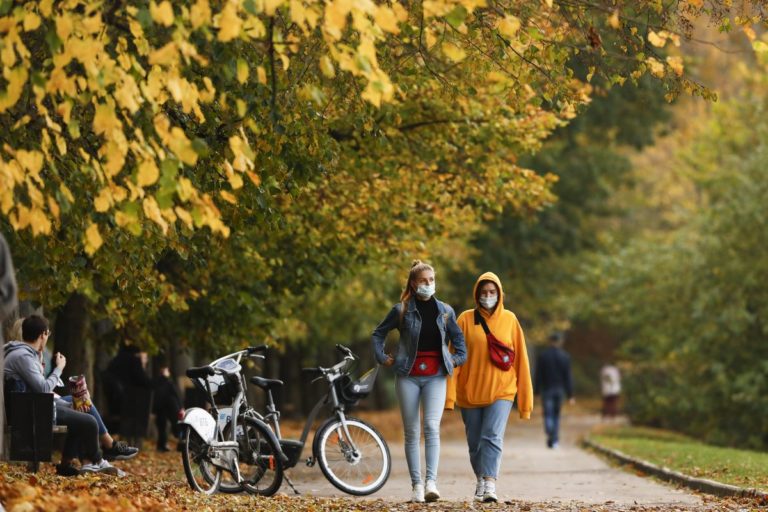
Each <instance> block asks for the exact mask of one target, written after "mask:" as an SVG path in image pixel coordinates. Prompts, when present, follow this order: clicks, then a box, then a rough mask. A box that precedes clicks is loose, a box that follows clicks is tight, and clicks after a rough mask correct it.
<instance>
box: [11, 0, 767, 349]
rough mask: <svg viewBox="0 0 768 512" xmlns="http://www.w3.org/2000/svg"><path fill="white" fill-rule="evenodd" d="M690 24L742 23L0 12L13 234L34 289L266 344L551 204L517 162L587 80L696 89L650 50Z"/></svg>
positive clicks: (346, 0)
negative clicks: (298, 304) (373, 272)
mask: <svg viewBox="0 0 768 512" xmlns="http://www.w3.org/2000/svg"><path fill="white" fill-rule="evenodd" d="M761 3H762V2H756V3H754V4H752V5H751V7H750V8H754V9H755V11H754V12H759V10H758V9H759V7H760V4H761ZM701 13H705V14H707V15H708V16H710V17H711V18H712V19H714V20H716V21H718V22H721V23H725V22H726V21H727V20H730V18H729V12H728V9H724V8H723V9H710V7H709V6H706V5H704V4H703V2H701V1H694V0H689V1H687V2H681V3H678V4H675V5H674V6H669V7H663V6H662V5H661V4H639V5H627V6H618V7H617V6H614V5H613V3H607V2H606V3H600V2H596V3H591V2H579V1H575V2H552V1H550V0H547V1H544V2H542V3H540V4H536V3H530V2H518V1H509V2H486V1H483V0H449V1H444V0H429V1H425V2H414V3H398V2H392V3H374V2H364V1H350V0H335V1H332V2H320V1H318V0H292V1H290V2H285V1H282V0H246V1H242V2H241V1H239V0H228V1H224V2H209V1H208V0H196V1H194V2H191V1H186V2H174V3H171V2H169V1H167V0H164V1H161V2H155V1H150V2H145V1H137V2H131V3H112V4H108V5H107V4H103V3H101V2H92V1H88V0H82V1H77V0H71V1H65V2H53V1H51V0H45V1H42V2H26V3H25V2H12V1H6V2H2V3H1V4H0V35H2V39H1V42H0V45H1V47H0V62H2V67H3V73H2V74H3V79H2V80H1V81H0V130H2V133H3V146H2V148H0V212H1V213H2V216H0V226H2V229H3V230H4V231H6V230H9V229H10V230H13V232H14V233H15V234H12V235H11V237H12V240H11V242H12V244H13V245H14V249H15V252H16V253H17V254H21V255H22V256H21V257H20V263H19V274H20V279H19V280H20V281H21V282H22V283H23V290H24V296H25V297H28V298H36V299H37V300H39V301H42V302H44V303H46V304H47V305H49V306H50V307H56V306H61V305H64V304H66V303H67V302H68V301H71V300H72V301H76V304H80V305H81V306H83V307H88V308H90V309H91V310H92V311H93V313H94V314H95V315H97V317H101V316H107V317H109V318H110V319H111V320H112V321H113V322H114V323H115V324H117V325H126V326H129V325H138V326H140V328H142V329H145V330H146V329H151V326H152V325H153V323H152V319H153V318H154V317H155V316H156V314H157V311H158V308H159V307H164V308H168V309H169V311H170V313H169V314H170V315H173V316H175V317H178V324H177V325H179V326H181V327H182V328H184V327H187V328H188V331H187V335H188V337H189V338H190V343H195V344H196V343H202V341H201V340H209V341H210V340H211V336H210V335H211V334H212V333H213V332H215V333H217V334H218V335H219V337H220V338H227V339H229V340H230V341H231V342H234V341H235V337H239V336H241V335H242V334H243V333H252V332H253V329H259V332H267V331H268V329H269V326H270V323H271V322H273V321H274V317H275V314H274V313H275V312H276V311H278V306H280V305H281V304H283V303H284V302H285V301H287V300H288V301H290V300H291V297H296V296H299V297H300V296H301V295H302V293H303V292H304V290H309V289H311V288H313V287H316V286H323V285H327V284H330V283H334V282H335V281H336V278H337V276H339V275H340V274H342V273H343V272H345V271H348V270H349V269H351V268H354V267H355V266H356V265H361V266H362V265H373V264H381V263H382V262H386V261H388V259H389V258H393V257H395V258H398V259H402V258H403V256H404V255H406V254H409V255H410V254H429V253H431V252H433V251H434V250H435V249H433V247H434V244H435V243H437V242H438V241H440V240H445V239H448V240H457V241H460V240H463V239H466V237H467V236H469V234H470V233H471V232H472V231H473V230H476V229H477V228H478V227H479V220H480V219H481V218H482V216H484V215H492V214H494V213H497V212H499V211H501V209H503V208H511V209H518V210H536V209H538V208H541V207H542V206H543V205H545V204H548V203H551V202H552V201H554V199H555V198H554V196H553V195H552V193H551V185H552V182H553V177H552V176H551V175H549V174H546V172H542V173H537V172H534V171H532V170H529V169H525V168H523V167H521V166H520V165H519V160H518V157H519V155H520V154H521V153H523V152H530V151H535V150H536V149H537V148H538V147H539V146H540V144H541V142H542V141H543V140H544V139H545V138H546V137H547V136H548V135H549V134H550V133H551V132H552V130H554V129H555V128H556V127H558V126H561V125H562V124H564V123H566V122H567V121H569V120H571V119H573V118H574V117H575V116H576V115H577V113H578V112H579V110H580V109H581V108H582V107H583V106H584V105H585V104H587V103H588V102H589V99H590V93H591V91H592V86H591V85H590V81H591V80H592V78H593V77H594V76H602V77H603V79H604V80H605V81H606V82H607V83H609V84H615V83H623V82H624V81H626V80H630V81H632V80H639V79H640V78H641V77H642V76H644V75H646V74H652V75H653V76H654V77H656V78H657V79H660V80H661V81H662V83H663V84H664V87H665V88H666V90H667V92H668V93H669V94H670V97H671V96H674V95H675V94H677V93H678V92H680V91H686V92H691V93H699V94H704V95H706V94H707V91H706V90H705V89H703V88H701V87H700V86H698V85H697V84H695V83H694V82H692V81H691V80H689V79H688V78H687V77H686V76H685V74H684V69H683V62H682V60H681V59H680V57H679V55H676V54H674V51H675V50H674V49H673V50H672V52H671V53H670V54H669V55H666V56H662V55H661V53H660V50H659V49H660V48H661V47H664V46H668V47H673V46H674V44H675V42H676V41H677V40H678V38H679V37H684V36H685V35H686V33H687V25H688V20H689V19H690V18H691V17H693V16H696V15H699V14H701ZM753 21H754V19H753V18H751V17H749V16H746V17H742V18H741V19H740V20H739V23H751V22H753ZM609 34H610V37H608V35H609ZM574 55H580V56H582V57H583V58H584V61H585V63H586V64H585V65H586V67H587V71H588V72H587V74H586V75H585V76H577V75H576V74H574V72H573V70H572V68H571V67H570V64H569V63H570V62H571V60H572V57H573V56H574ZM286 297H287V298H286ZM83 299H86V300H83ZM81 312H82V308H81ZM234 312H241V314H240V315H236V314H235V313H234ZM233 316H237V318H245V319H246V320H244V321H243V322H241V323H236V322H233V321H232V319H233ZM235 326H237V327H235ZM159 332H162V331H155V333H159ZM146 335H147V336H148V337H149V338H150V339H151V337H152V336H153V332H152V331H151V330H150V331H149V332H147V333H146Z"/></svg>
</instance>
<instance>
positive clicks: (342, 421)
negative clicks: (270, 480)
mask: <svg viewBox="0 0 768 512" xmlns="http://www.w3.org/2000/svg"><path fill="white" fill-rule="evenodd" d="M336 348H337V350H338V351H339V352H341V353H342V354H343V355H344V358H343V359H342V361H341V362H339V363H337V364H336V365H334V366H332V367H330V368H322V367H317V368H303V369H302V371H303V372H306V373H312V374H316V375H318V376H317V378H315V379H314V380H313V381H312V382H316V381H318V380H323V379H324V380H325V381H326V382H327V384H328V387H329V390H328V393H327V394H326V395H324V396H323V397H322V398H321V399H320V400H319V401H318V402H317V404H315V406H314V408H313V409H312V411H311V412H310V414H309V416H308V417H307V421H306V423H305V425H304V430H303V431H302V434H301V438H300V439H298V440H293V439H283V438H282V435H281V433H280V411H278V410H277V408H276V407H275V402H274V398H273V396H272V390H273V389H277V388H279V387H281V386H282V385H283V382H282V381H280V380H276V379H265V378H262V377H252V378H251V379H250V380H249V382H251V383H253V384H255V385H256V386H258V387H260V388H262V389H263V390H264V391H265V392H266V393H267V414H265V415H264V416H263V420H264V422H267V423H270V426H271V427H272V429H273V431H274V433H275V434H276V436H277V439H278V441H279V445H280V449H281V452H282V453H283V454H285V456H286V459H287V461H284V462H283V466H282V467H283V469H284V470H287V469H290V468H292V467H294V466H295V465H296V464H297V463H298V461H299V459H300V458H301V454H302V452H303V450H304V446H305V444H306V441H307V437H308V435H309V431H310V430H311V428H312V425H313V424H314V421H315V418H316V417H317V415H318V413H319V412H320V410H321V409H323V408H324V407H326V406H329V407H330V408H331V409H332V411H333V413H332V415H331V416H330V417H329V418H328V419H327V420H326V421H325V422H323V424H322V425H320V427H319V428H318V429H317V430H316V431H315V436H314V439H313V442H312V455H311V456H310V457H309V458H308V459H306V464H307V466H310V467H312V466H314V465H315V463H317V464H318V465H319V466H320V469H321V470H322V472H323V475H324V476H325V477H326V478H327V479H328V481H329V482H330V483H331V484H333V485H334V486H335V487H336V488H337V489H340V490H341V491H344V492H346V493H347V494H352V495H355V496H366V495H369V494H372V493H374V492H376V491H378V490H379V489H381V487H382V486H383V485H384V484H385V483H386V481H387V479H388V478H389V473H390V470H391V468H392V459H391V457H390V454H389V446H387V443H386V441H385V440H384V438H383V437H382V435H381V434H380V433H379V432H378V431H377V430H376V428H375V427H373V426H372V425H370V424H369V423H367V422H365V421H363V420H361V419H359V418H354V417H348V416H346V414H345V409H346V408H347V407H350V406H352V405H355V404H357V402H358V401H359V400H361V399H363V398H365V397H366V396H367V395H368V394H369V393H370V392H371V390H372V389H373V384H374V382H375V381H376V375H377V374H378V370H379V367H378V366H376V367H374V368H372V369H371V370H369V371H368V372H366V373H365V374H364V375H362V376H361V377H360V379H358V380H356V381H353V380H352V379H351V378H350V376H349V375H350V371H351V367H352V365H353V364H354V362H355V361H356V360H357V357H355V355H354V354H353V353H352V351H351V350H350V349H348V348H347V347H344V346H342V345H336ZM286 478H287V476H286ZM288 482H289V484H290V483H291V482H290V480H288ZM291 487H293V485H292V484H291ZM294 491H296V489H295V488H294ZM296 492H297V493H298V491H296Z"/></svg>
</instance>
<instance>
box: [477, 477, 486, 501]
mask: <svg viewBox="0 0 768 512" xmlns="http://www.w3.org/2000/svg"><path fill="white" fill-rule="evenodd" d="M483 494H485V479H484V478H483V477H479V478H478V479H477V483H476V484H475V501H483Z"/></svg>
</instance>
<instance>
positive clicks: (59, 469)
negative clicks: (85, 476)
mask: <svg viewBox="0 0 768 512" xmlns="http://www.w3.org/2000/svg"><path fill="white" fill-rule="evenodd" d="M56 474H57V475H59V476H77V475H79V474H80V470H79V469H77V468H76V467H75V466H73V465H72V464H56Z"/></svg>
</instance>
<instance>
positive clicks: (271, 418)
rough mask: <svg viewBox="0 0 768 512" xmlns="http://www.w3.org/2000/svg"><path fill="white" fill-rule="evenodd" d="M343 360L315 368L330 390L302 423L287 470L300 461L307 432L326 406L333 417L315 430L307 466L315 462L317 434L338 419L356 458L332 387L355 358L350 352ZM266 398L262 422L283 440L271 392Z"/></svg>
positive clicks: (354, 448)
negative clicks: (265, 422) (297, 444)
mask: <svg viewBox="0 0 768 512" xmlns="http://www.w3.org/2000/svg"><path fill="white" fill-rule="evenodd" d="M345 354H346V355H345V357H344V359H343V360H342V361H341V362H339V363H337V364H336V365H334V366H332V367H331V368H317V370H318V371H319V372H320V373H321V375H320V377H318V379H320V378H323V379H325V380H326V381H327V382H328V385H329V388H330V390H329V391H328V393H327V394H325V395H324V396H323V397H322V398H321V399H320V400H318V402H317V403H316V404H315V406H314V407H313V408H312V410H311V411H310V413H309V416H308V417H307V420H306V422H305V423H304V429H303V430H302V432H301V437H300V438H299V439H298V442H299V443H300V444H301V451H299V452H298V453H297V454H296V455H295V460H290V461H289V462H288V464H287V466H286V467H287V468H290V467H293V466H295V465H296V464H297V463H298V461H299V460H300V459H301V453H302V452H303V451H304V446H305V445H306V442H307V438H308V437H309V432H310V430H312V425H313V424H314V422H315V419H316V418H317V415H318V414H319V413H320V411H321V410H322V409H323V408H324V407H325V406H327V405H330V406H331V408H332V410H333V415H331V416H330V417H329V418H328V419H327V420H326V421H325V422H323V424H322V425H321V426H320V427H319V428H318V429H317V430H316V435H315V438H314V439H313V442H312V455H311V456H310V457H309V458H308V459H307V465H308V466H312V465H314V460H315V454H316V453H317V443H318V437H317V433H318V432H322V430H323V427H324V426H325V425H326V424H327V423H329V422H331V421H335V420H336V419H338V420H339V421H340V422H341V425H342V428H343V430H344V436H345V437H346V439H348V440H349V444H350V446H351V447H352V453H353V456H355V457H356V456H358V453H359V452H358V448H357V446H356V445H355V444H354V440H353V439H352V437H351V436H350V434H349V430H348V428H347V419H346V415H345V414H344V404H343V403H342V402H341V401H340V400H339V397H338V396H337V393H336V388H335V386H334V385H333V383H334V381H336V380H337V379H339V378H341V377H342V376H343V375H346V373H345V371H344V370H345V367H346V366H347V365H348V364H349V363H351V362H352V361H354V360H355V357H354V356H353V355H352V353H351V352H345ZM267 397H268V404H267V414H266V415H265V416H264V420H265V421H267V422H269V424H270V426H271V427H272V429H273V430H274V432H275V433H276V434H277V438H278V440H283V438H282V435H281V433H280V412H279V411H278V410H277V409H276V408H275V406H274V399H273V397H272V393H271V391H268V392H267Z"/></svg>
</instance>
